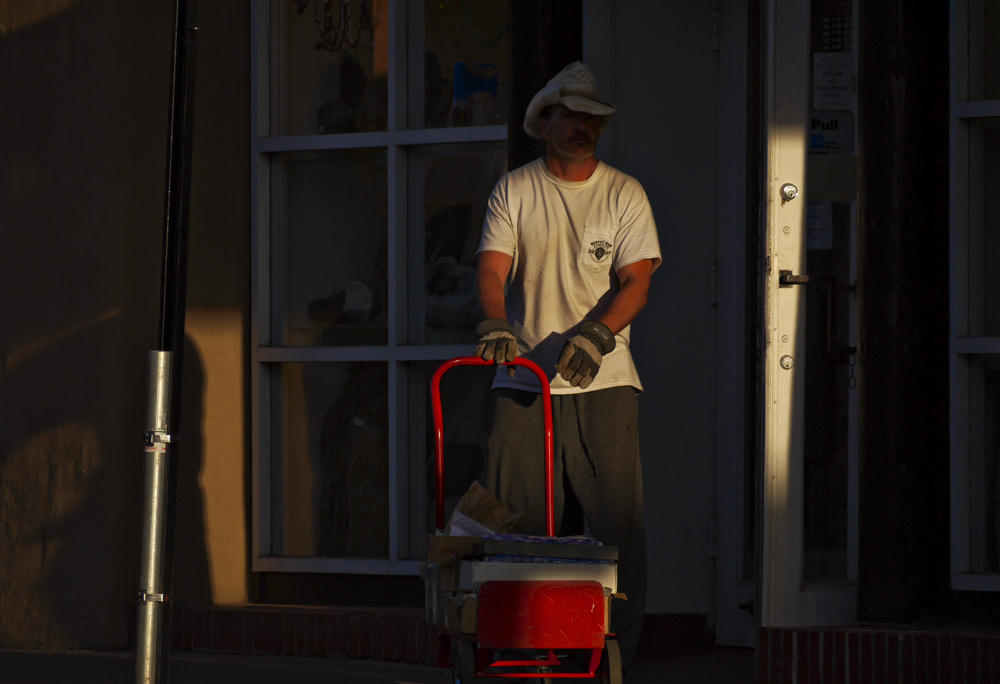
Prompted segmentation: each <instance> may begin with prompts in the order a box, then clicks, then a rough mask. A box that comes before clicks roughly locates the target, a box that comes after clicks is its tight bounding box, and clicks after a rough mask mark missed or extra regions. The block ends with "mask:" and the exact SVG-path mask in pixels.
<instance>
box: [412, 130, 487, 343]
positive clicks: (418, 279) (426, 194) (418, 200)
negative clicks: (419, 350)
mask: <svg viewBox="0 0 1000 684" xmlns="http://www.w3.org/2000/svg"><path fill="white" fill-rule="evenodd" d="M506 170H507V149H506V144H505V143H502V142H501V143H474V144H469V145H463V146H461V147H458V146H455V145H425V146H421V147H419V148H415V149H414V150H413V152H412V153H411V155H410V171H409V179H410V205H409V207H410V213H411V215H412V216H414V217H415V218H417V220H416V221H414V223H413V225H412V226H411V235H412V236H413V241H414V243H415V244H416V245H422V246H423V254H421V255H415V256H416V257H417V258H416V259H415V265H416V266H417V268H416V269H414V272H413V274H412V275H413V277H412V280H411V290H410V296H411V301H412V306H413V312H414V314H415V315H414V316H413V324H414V326H415V330H414V333H415V336H416V341H417V342H418V343H420V344H461V343H471V342H474V341H475V336H474V331H475V327H476V324H477V323H478V322H479V321H480V320H481V318H482V316H481V315H480V312H479V304H478V301H477V299H476V283H475V266H476V250H477V248H478V247H479V237H480V233H481V232H482V226H483V218H484V216H485V214H486V203H487V200H488V199H489V196H490V192H492V190H493V186H494V185H496V182H497V180H498V179H499V178H500V176H501V175H503V174H504V173H505V172H506ZM418 217H419V218H418Z"/></svg>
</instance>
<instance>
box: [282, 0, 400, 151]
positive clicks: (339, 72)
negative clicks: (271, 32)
mask: <svg viewBox="0 0 1000 684" xmlns="http://www.w3.org/2000/svg"><path fill="white" fill-rule="evenodd" d="M391 8H392V3H390V2H389V0H349V1H347V2H342V1H341V0H280V2H278V3H277V4H276V6H275V9H276V10H277V11H278V12H280V13H281V19H282V21H281V22H280V33H279V36H280V38H279V41H277V42H276V44H275V45H273V47H272V49H273V50H274V51H275V52H279V51H280V53H283V57H284V58H283V59H282V58H280V57H279V58H278V59H277V60H275V62H276V64H275V65H274V66H275V67H277V68H276V71H277V72H278V74H277V75H278V78H275V79H274V80H273V81H272V83H271V86H272V88H274V89H277V92H275V97H274V98H273V99H274V100H275V101H277V103H278V105H279V111H280V112H281V113H280V115H279V116H278V117H277V121H275V123H277V124H278V128H277V130H274V129H272V130H274V133H273V134H274V135H315V134H317V133H325V134H333V133H365V132H371V131H384V130H386V128H387V117H388V92H389V90H388V79H389V19H390V17H389V13H390V11H391Z"/></svg>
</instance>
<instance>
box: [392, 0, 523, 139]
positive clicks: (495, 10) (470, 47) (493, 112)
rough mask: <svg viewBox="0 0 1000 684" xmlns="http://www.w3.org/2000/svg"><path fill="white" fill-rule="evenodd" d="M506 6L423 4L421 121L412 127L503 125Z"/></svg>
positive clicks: (460, 0) (458, 0)
mask: <svg viewBox="0 0 1000 684" xmlns="http://www.w3.org/2000/svg"><path fill="white" fill-rule="evenodd" d="M507 13H508V2H507V1H506V0H503V1H491V2H481V1H475V0H472V1H470V0H426V1H425V4H424V25H425V32H426V36H425V40H426V46H427V49H426V52H425V53H424V108H423V116H424V120H423V121H411V126H413V127H415V128H419V127H421V126H422V127H425V128H441V127H446V126H490V125H494V124H503V123H506V122H507V115H506V97H507V80H508V79H507V42H508V41H507Z"/></svg>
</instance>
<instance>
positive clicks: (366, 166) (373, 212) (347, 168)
mask: <svg viewBox="0 0 1000 684" xmlns="http://www.w3.org/2000/svg"><path fill="white" fill-rule="evenodd" d="M385 156H386V155H385V150H384V149H350V150H335V151H332V152H296V153H289V154H283V155H277V156H276V157H275V164H276V165H277V166H278V169H276V170H279V171H282V172H283V173H284V177H285V193H284V194H285V198H286V201H285V202H284V203H283V204H282V209H283V214H284V218H285V222H286V226H285V230H283V231H282V232H281V234H282V235H283V236H284V237H285V241H286V244H285V245H281V244H279V245H277V249H276V250H275V251H276V252H277V253H278V254H280V255H282V256H283V257H284V258H279V259H276V260H274V263H275V266H277V268H278V273H276V274H275V279H276V280H277V281H278V282H283V283H284V284H285V287H284V288H282V293H283V296H282V299H283V300H284V303H285V306H284V307H281V309H280V314H281V316H280V319H281V322H282V326H281V327H282V335H281V336H282V338H283V340H284V344H286V345H292V346H314V345H320V346H345V345H360V344H377V345H384V344H387V342H388V331H387V327H388V315H387V312H386V295H387V270H388V263H387V251H386V249H387V248H386V245H387V241H388V218H387V190H386V159H385Z"/></svg>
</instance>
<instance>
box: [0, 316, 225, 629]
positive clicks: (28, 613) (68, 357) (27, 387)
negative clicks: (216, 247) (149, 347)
mask: <svg viewBox="0 0 1000 684" xmlns="http://www.w3.org/2000/svg"><path fill="white" fill-rule="evenodd" d="M129 325H130V316H129V315H128V314H126V313H120V312H113V313H112V315H111V316H110V317H109V316H102V317H99V319H98V320H97V321H96V322H92V323H91V324H89V325H84V326H83V327H82V328H83V329H78V330H77V331H76V332H75V333H73V334H69V335H60V334H58V333H56V334H55V335H52V336H50V339H48V340H40V341H37V342H36V343H35V344H33V345H28V346H27V347H22V348H21V349H12V348H11V346H10V344H9V342H8V343H7V344H6V345H5V347H4V351H5V354H4V357H3V360H4V364H3V366H2V367H0V405H2V406H3V411H2V413H0V648H41V649H63V648H88V647H90V648H93V647H108V646H124V645H125V643H126V624H127V622H126V619H127V611H128V610H131V609H132V606H134V605H135V595H136V590H137V580H138V560H139V539H140V524H141V523H140V521H141V498H142V481H143V452H142V446H141V437H142V430H143V425H144V423H143V419H144V407H145V402H144V387H145V380H144V379H145V359H144V355H143V354H141V353H137V354H136V355H135V358H132V357H131V356H130V358H118V356H117V355H116V354H115V352H114V350H116V349H120V348H121V347H122V345H121V342H120V341H121V338H122V337H123V336H128V335H129V332H128V329H129ZM77 328H80V326H77ZM0 342H7V341H6V340H0ZM185 356H186V359H187V360H186V363H185V378H184V384H185V386H184V396H185V400H186V401H185V406H184V413H183V414H182V416H181V419H182V424H181V435H180V436H181V439H182V442H181V444H182V446H181V449H182V452H181V456H180V458H181V459H182V460H181V461H180V471H179V473H178V512H177V529H178V533H177V536H176V553H175V559H176V563H175V566H176V571H175V577H176V582H175V593H176V594H177V598H178V600H179V601H180V602H182V603H193V602H203V601H206V597H208V598H210V594H211V589H210V584H209V578H208V560H207V556H206V549H205V542H204V536H205V535H204V523H203V515H202V509H203V503H202V494H201V490H200V489H199V486H198V472H199V470H200V465H201V460H202V453H201V442H202V438H201V427H200V426H201V414H202V406H201V403H202V402H201V396H202V393H203V386H204V382H203V375H204V371H203V368H202V366H201V362H200V359H199V357H198V354H197V351H196V350H195V348H194V346H193V345H192V344H190V342H189V343H188V344H187V345H186V349H185ZM189 397H190V398H191V399H192V400H190V401H189V400H188V398H189Z"/></svg>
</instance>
